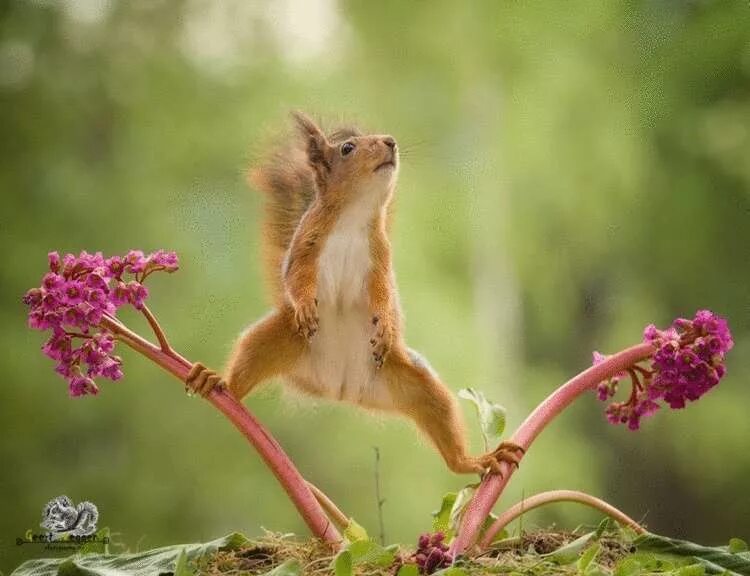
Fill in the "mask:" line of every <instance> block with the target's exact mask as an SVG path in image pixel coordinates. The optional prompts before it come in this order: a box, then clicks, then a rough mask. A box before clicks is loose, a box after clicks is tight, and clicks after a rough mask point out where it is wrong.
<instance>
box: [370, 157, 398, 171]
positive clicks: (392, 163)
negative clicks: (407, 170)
mask: <svg viewBox="0 0 750 576" xmlns="http://www.w3.org/2000/svg"><path fill="white" fill-rule="evenodd" d="M389 167H390V168H395V167H396V162H395V161H394V160H386V161H385V162H381V163H380V164H378V165H377V166H376V167H375V170H374V172H378V171H380V170H383V169H385V168H389Z"/></svg>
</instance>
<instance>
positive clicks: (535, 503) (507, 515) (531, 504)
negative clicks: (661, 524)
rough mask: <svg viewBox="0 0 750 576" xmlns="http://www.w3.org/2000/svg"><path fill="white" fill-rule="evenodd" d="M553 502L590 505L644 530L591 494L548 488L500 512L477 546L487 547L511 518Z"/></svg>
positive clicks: (630, 525)
mask: <svg viewBox="0 0 750 576" xmlns="http://www.w3.org/2000/svg"><path fill="white" fill-rule="evenodd" d="M553 502H578V503H579V504H585V505H586V506H590V507H591V508H596V509H597V510H599V511H600V512H604V514H606V515H607V516H610V517H611V518H613V519H615V520H617V521H618V522H619V523H620V524H624V525H625V526H628V527H630V528H632V529H633V530H635V532H636V533H638V534H643V533H644V532H646V530H645V529H644V528H643V526H641V525H640V524H638V522H636V521H635V520H633V519H632V518H631V517H630V516H628V515H627V514H625V513H624V512H622V511H620V510H618V509H617V508H615V507H614V506H612V505H611V504H608V503H607V502H605V501H604V500H601V499H599V498H597V497H595V496H591V495H590V494H586V493H585V492H579V491H578V490H550V491H549V492H542V493H540V494H535V495H534V496H531V497H529V498H525V499H524V500H521V501H520V502H518V503H517V504H514V505H513V506H511V507H510V508H508V509H507V510H506V511H505V512H503V513H502V514H500V516H498V518H497V519H496V520H495V521H494V522H493V523H492V525H491V526H490V527H489V528H487V531H486V532H485V533H484V536H483V537H482V540H481V542H480V543H479V546H480V547H481V548H486V547H488V546H489V545H490V544H492V541H493V540H494V539H495V536H496V535H497V533H498V532H500V530H502V529H503V528H505V527H506V526H507V525H508V524H510V523H511V522H513V520H515V519H516V518H518V517H519V516H521V515H523V514H524V513H526V512H528V511H529V510H533V509H534V508H538V507H539V506H544V505H545V504H551V503H553Z"/></svg>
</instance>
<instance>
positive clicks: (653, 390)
mask: <svg viewBox="0 0 750 576" xmlns="http://www.w3.org/2000/svg"><path fill="white" fill-rule="evenodd" d="M643 337H644V342H649V343H652V344H654V346H655V347H656V351H655V352H654V355H653V356H652V358H651V360H650V367H649V368H644V367H642V366H639V365H635V366H632V367H631V368H630V369H628V370H627V373H628V374H629V375H630V379H631V381H632V384H633V387H632V390H631V394H630V398H629V399H628V400H627V401H626V402H613V403H612V404H610V405H609V406H608V407H607V410H606V415H607V419H608V420H609V421H610V422H611V423H613V424H627V425H628V428H630V429H631V430H637V429H638V428H639V426H640V421H641V418H642V417H643V416H649V415H651V414H653V413H654V412H656V411H657V410H658V409H659V408H660V406H661V404H660V403H659V402H664V403H666V404H667V405H669V407H670V408H684V407H685V404H686V402H687V401H688V400H689V401H694V400H697V399H698V398H700V397H701V396H703V395H704V394H705V393H706V392H708V391H709V390H710V389H711V388H713V387H714V386H716V385H717V384H718V383H719V380H721V378H722V377H723V376H724V374H725V373H726V368H725V366H724V358H725V355H726V353H727V352H728V351H729V350H731V348H732V346H733V345H734V342H733V341H732V335H731V333H730V331H729V327H728V326H727V322H726V320H725V319H724V318H721V317H720V316H717V315H716V314H714V313H713V312H710V311H709V310H699V311H698V312H696V314H695V316H694V317H693V319H692V320H688V319H685V318H678V319H677V320H675V321H674V322H673V323H672V325H671V326H670V327H669V328H667V329H666V330H659V329H658V328H656V327H655V326H654V325H653V324H651V325H649V326H647V327H646V329H645V330H644V333H643ZM603 358H604V357H603V356H601V355H600V354H598V353H596V352H595V353H594V364H598V363H599V362H601V361H602V360H603ZM624 376H625V373H620V374H618V375H616V376H615V377H613V378H612V379H610V380H609V381H607V382H602V383H600V384H599V386H598V387H597V393H598V396H599V399H600V400H607V399H609V398H611V397H612V396H614V394H615V392H616V391H617V386H618V382H619V380H620V379H622V378H623V377H624Z"/></svg>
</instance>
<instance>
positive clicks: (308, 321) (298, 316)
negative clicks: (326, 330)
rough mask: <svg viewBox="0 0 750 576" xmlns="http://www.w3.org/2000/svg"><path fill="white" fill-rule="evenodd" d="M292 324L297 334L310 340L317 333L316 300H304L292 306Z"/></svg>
mask: <svg viewBox="0 0 750 576" xmlns="http://www.w3.org/2000/svg"><path fill="white" fill-rule="evenodd" d="M294 324H295V327H296V328H297V332H298V333H299V334H301V335H302V336H304V337H305V338H307V339H308V340H310V338H312V337H313V336H315V333H316V332H317V331H318V299H317V298H306V299H304V300H300V301H299V302H296V303H295V304H294Z"/></svg>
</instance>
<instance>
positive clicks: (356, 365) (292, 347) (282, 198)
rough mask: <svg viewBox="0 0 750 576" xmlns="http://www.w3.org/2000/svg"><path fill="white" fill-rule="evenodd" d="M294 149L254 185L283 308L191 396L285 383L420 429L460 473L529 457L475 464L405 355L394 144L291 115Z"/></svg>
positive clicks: (510, 449) (262, 170) (459, 426)
mask: <svg viewBox="0 0 750 576" xmlns="http://www.w3.org/2000/svg"><path fill="white" fill-rule="evenodd" d="M293 117H294V121H295V124H296V128H297V130H296V132H297V137H296V138H294V139H292V142H290V143H288V144H287V146H286V147H284V148H281V149H279V150H277V151H276V152H275V153H274V154H272V155H271V156H270V157H269V158H268V159H267V160H266V162H265V163H263V164H262V165H261V166H259V167H258V168H255V169H253V170H252V171H251V173H250V179H251V182H252V183H253V184H254V185H255V187H257V188H259V189H260V190H261V191H263V192H264V193H265V195H266V197H267V201H266V207H265V216H266V218H265V228H264V231H263V239H264V244H265V246H264V251H265V261H266V269H267V271H268V273H269V275H270V283H271V286H272V289H273V294H274V300H275V303H274V308H273V310H272V311H271V312H269V313H268V314H267V315H266V316H265V317H264V318H262V319H261V320H259V321H258V322H256V323H255V324H253V325H251V326H250V327H249V328H248V329H247V330H246V331H245V332H244V333H243V334H242V335H241V336H240V338H239V339H238V341H237V342H236V344H235V346H234V350H233V352H232V354H231V356H230V358H229V362H228V365H227V368H226V372H225V374H226V379H225V380H222V378H221V377H220V376H219V375H218V374H216V373H215V372H214V371H212V370H209V369H207V368H206V367H205V366H204V365H203V364H201V363H196V364H195V365H194V366H193V368H192V369H191V371H190V374H189V375H188V377H187V380H186V384H187V386H188V387H189V388H190V389H192V390H193V391H195V392H197V393H199V394H201V395H204V396H205V395H206V394H208V393H209V392H210V390H211V389H212V388H213V387H214V386H217V385H221V386H227V387H228V389H229V391H230V392H231V393H232V394H233V395H234V397H235V398H237V400H240V399H242V398H244V397H245V396H246V395H247V394H248V393H249V392H251V391H252V390H253V389H254V388H255V387H256V386H258V385H259V384H260V383H261V382H263V381H264V380H267V379H269V378H273V377H283V378H284V379H285V380H286V381H287V382H288V383H289V384H290V385H292V386H294V387H296V388H297V389H299V390H301V391H303V392H305V393H307V394H310V395H313V396H318V397H324V398H331V399H336V400H344V401H348V402H351V403H354V404H357V405H359V406H362V407H364V408H369V409H376V410H383V411H389V412H400V413H402V414H405V415H406V416H409V417H410V418H412V419H413V420H414V421H415V422H416V424H417V426H418V427H419V428H420V429H421V430H422V431H424V432H425V433H426V434H427V436H428V437H429V438H430V440H431V441H432V442H433V443H434V444H435V446H436V447H437V449H438V450H439V451H440V453H441V455H442V456H443V458H444V459H445V462H446V464H447V465H448V467H449V468H450V469H451V470H453V471H454V472H457V473H472V472H478V473H484V472H487V471H490V472H495V473H499V472H500V462H501V461H506V462H509V463H511V464H515V465H517V464H518V460H519V453H520V452H521V451H522V450H521V448H520V447H518V446H516V445H513V444H510V443H502V444H500V446H498V448H497V449H495V450H494V451H492V452H489V453H487V454H484V455H481V456H471V455H469V454H468V453H467V448H466V441H465V433H464V429H463V423H462V419H461V414H460V412H459V409H458V406H457V402H456V400H455V398H454V397H453V394H451V392H450V391H449V390H448V389H447V388H446V387H445V385H444V384H443V383H442V382H441V381H440V379H439V378H438V376H437V374H436V373H435V371H434V370H433V369H432V368H431V367H430V365H429V364H428V363H427V361H426V360H425V359H424V358H422V357H421V356H420V355H419V354H418V353H417V352H415V351H414V350H411V349H410V348H408V347H407V346H406V342H405V341H404V337H403V330H402V323H401V310H400V305H399V299H398V291H397V288H396V280H395V277H394V273H393V266H392V263H391V245H390V242H389V241H388V230H389V220H390V214H391V211H390V210H389V208H390V206H391V202H392V200H393V194H394V190H395V186H396V179H397V175H398V168H399V154H398V145H397V144H396V141H395V140H394V139H393V138H392V137H391V136H387V135H364V134H362V133H360V132H359V131H358V130H356V129H354V128H345V129H339V130H337V131H335V132H333V133H330V134H328V135H326V134H325V133H324V132H323V131H322V130H321V129H320V128H318V126H317V125H316V124H315V123H314V122H313V121H312V120H311V119H310V118H308V117H307V116H305V115H303V114H301V113H294V114H293Z"/></svg>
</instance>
